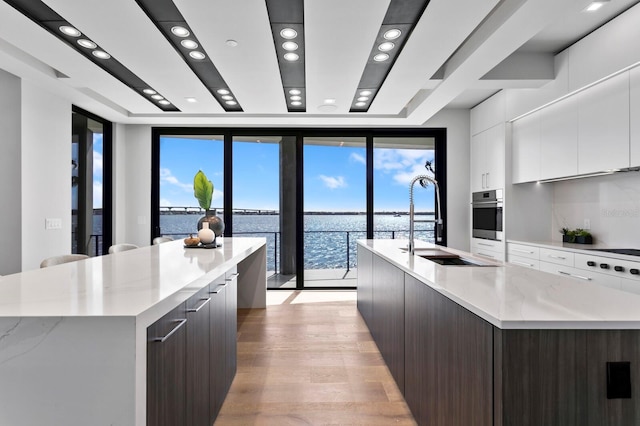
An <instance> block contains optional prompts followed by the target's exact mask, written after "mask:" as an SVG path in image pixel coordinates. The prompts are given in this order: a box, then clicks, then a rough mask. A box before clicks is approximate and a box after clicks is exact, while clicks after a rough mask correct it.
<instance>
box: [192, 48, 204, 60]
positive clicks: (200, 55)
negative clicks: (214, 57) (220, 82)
mask: <svg viewBox="0 0 640 426" xmlns="http://www.w3.org/2000/svg"><path fill="white" fill-rule="evenodd" d="M189 56H191V57H192V58H193V59H198V60H201V59H204V58H205V57H206V56H205V54H204V53H202V52H200V51H199V50H194V51H193V52H189Z"/></svg>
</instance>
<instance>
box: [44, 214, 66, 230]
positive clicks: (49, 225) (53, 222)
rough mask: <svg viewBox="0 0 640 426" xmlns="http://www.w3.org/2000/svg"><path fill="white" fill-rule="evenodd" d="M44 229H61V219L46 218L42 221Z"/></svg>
mask: <svg viewBox="0 0 640 426" xmlns="http://www.w3.org/2000/svg"><path fill="white" fill-rule="evenodd" d="M44 229H47V230H49V229H62V219H60V218H58V217H48V218H46V219H45V220H44Z"/></svg>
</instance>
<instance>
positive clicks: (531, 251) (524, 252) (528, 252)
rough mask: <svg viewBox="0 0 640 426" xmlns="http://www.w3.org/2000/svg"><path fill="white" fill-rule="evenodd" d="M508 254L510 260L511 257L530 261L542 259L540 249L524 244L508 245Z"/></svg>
mask: <svg viewBox="0 0 640 426" xmlns="http://www.w3.org/2000/svg"><path fill="white" fill-rule="evenodd" d="M507 253H508V254H509V259H511V256H517V257H526V258H528V259H536V260H538V259H540V248H539V247H532V246H525V245H524V244H513V243H508V244H507Z"/></svg>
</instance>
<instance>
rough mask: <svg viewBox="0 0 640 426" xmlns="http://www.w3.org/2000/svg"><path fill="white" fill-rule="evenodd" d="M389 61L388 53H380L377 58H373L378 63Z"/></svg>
mask: <svg viewBox="0 0 640 426" xmlns="http://www.w3.org/2000/svg"><path fill="white" fill-rule="evenodd" d="M387 59H389V55H387V54H386V53H378V54H377V55H376V56H374V57H373V60H374V61H376V62H383V61H386V60H387Z"/></svg>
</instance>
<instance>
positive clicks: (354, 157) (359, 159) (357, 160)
mask: <svg viewBox="0 0 640 426" xmlns="http://www.w3.org/2000/svg"><path fill="white" fill-rule="evenodd" d="M349 160H351V161H353V162H354V163H362V164H364V165H367V159H366V158H364V156H362V155H360V154H358V153H356V152H352V153H351V155H350V156H349Z"/></svg>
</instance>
